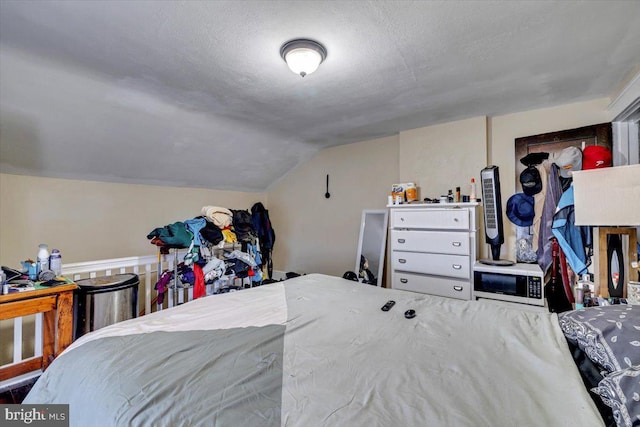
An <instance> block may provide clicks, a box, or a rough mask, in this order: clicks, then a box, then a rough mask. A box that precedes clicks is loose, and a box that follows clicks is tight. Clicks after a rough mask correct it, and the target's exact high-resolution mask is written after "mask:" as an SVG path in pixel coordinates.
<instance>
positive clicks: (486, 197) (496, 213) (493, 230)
mask: <svg viewBox="0 0 640 427" xmlns="http://www.w3.org/2000/svg"><path fill="white" fill-rule="evenodd" d="M480 185H481V187H482V210H483V212H484V234H485V237H486V241H487V243H488V244H489V245H491V258H492V259H481V260H480V262H481V263H483V264H489V265H502V266H507V265H513V264H514V262H513V261H509V260H506V259H500V248H501V247H502V244H503V243H504V231H503V225H502V198H501V196H500V173H499V172H498V166H487V167H486V168H484V169H482V170H481V171H480Z"/></svg>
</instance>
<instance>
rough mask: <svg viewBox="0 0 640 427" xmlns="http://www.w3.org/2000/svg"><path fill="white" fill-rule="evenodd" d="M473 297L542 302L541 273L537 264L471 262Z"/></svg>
mask: <svg viewBox="0 0 640 427" xmlns="http://www.w3.org/2000/svg"><path fill="white" fill-rule="evenodd" d="M473 298H474V299H478V298H488V299H494V300H499V301H508V302H516V303H520V304H529V305H536V306H544V277H543V274H542V270H541V269H540V267H538V265H537V264H515V265H512V266H493V265H485V264H481V263H479V262H476V263H475V265H474V266H473Z"/></svg>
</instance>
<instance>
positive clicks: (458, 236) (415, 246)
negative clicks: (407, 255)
mask: <svg viewBox="0 0 640 427" xmlns="http://www.w3.org/2000/svg"><path fill="white" fill-rule="evenodd" d="M391 249H392V250H394V251H413V252H436V253H442V254H453V255H467V256H468V255H469V254H470V244H469V233H468V232H466V233H465V232H461V231H408V230H391Z"/></svg>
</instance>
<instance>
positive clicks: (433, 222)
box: [391, 209, 469, 230]
mask: <svg viewBox="0 0 640 427" xmlns="http://www.w3.org/2000/svg"><path fill="white" fill-rule="evenodd" d="M391 227H392V228H437V229H445V230H468V229H469V211H468V210H467V209H411V210H409V209H393V210H392V211H391Z"/></svg>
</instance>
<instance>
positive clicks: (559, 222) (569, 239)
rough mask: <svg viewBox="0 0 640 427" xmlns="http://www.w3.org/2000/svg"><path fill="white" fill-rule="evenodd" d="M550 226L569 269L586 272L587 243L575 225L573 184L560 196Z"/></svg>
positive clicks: (587, 261)
mask: <svg viewBox="0 0 640 427" xmlns="http://www.w3.org/2000/svg"><path fill="white" fill-rule="evenodd" d="M551 228H552V232H553V235H554V236H555V237H556V239H558V244H559V245H560V247H561V248H562V252H563V253H564V255H565V256H566V258H567V262H568V263H569V265H570V266H571V269H572V270H573V271H574V272H575V273H577V274H584V273H586V272H587V266H588V265H589V259H588V258H587V252H586V249H585V247H586V246H587V243H586V242H585V241H584V239H583V235H584V233H583V230H582V227H580V226H577V225H575V205H574V203H573V184H572V185H570V186H569V188H568V189H567V191H565V192H564V193H563V194H562V196H561V197H560V201H559V202H558V208H557V211H556V213H555V214H554V216H553V224H552V227H551Z"/></svg>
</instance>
